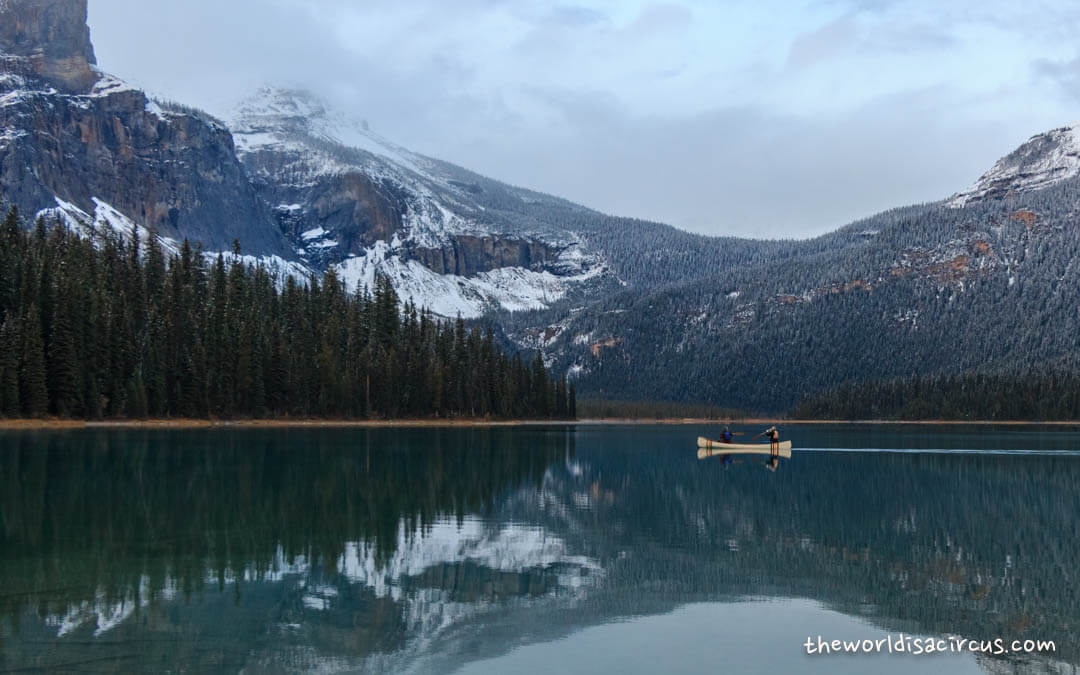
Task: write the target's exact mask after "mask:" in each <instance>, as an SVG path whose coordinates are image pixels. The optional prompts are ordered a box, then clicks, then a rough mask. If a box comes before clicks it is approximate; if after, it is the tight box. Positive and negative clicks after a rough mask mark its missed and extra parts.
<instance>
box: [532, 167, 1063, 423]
mask: <svg viewBox="0 0 1080 675" xmlns="http://www.w3.org/2000/svg"><path fill="white" fill-rule="evenodd" d="M1078 205H1080V183H1078V181H1077V180H1076V179H1070V180H1066V181H1063V182H1061V183H1058V184H1055V185H1053V186H1051V187H1049V188H1045V189H1042V190H1039V191H1035V192H1030V193H1025V194H1010V195H1008V196H1006V197H1005V198H1003V199H996V200H987V201H983V202H975V203H970V204H967V205H965V206H963V207H962V208H954V207H951V206H949V205H946V204H943V203H938V204H929V205H923V206H914V207H908V208H904V209H897V210H894V211H889V212H886V213H883V214H880V215H878V216H875V217H873V218H869V219H866V220H864V221H860V222H858V223H855V224H853V225H850V226H848V227H846V228H843V229H841V230H839V231H837V232H836V233H834V234H832V235H828V236H827V237H822V238H821V239H819V240H813V241H810V242H804V243H801V244H799V243H792V244H783V243H776V244H774V245H773V246H775V248H776V250H774V251H773V255H774V257H772V258H769V259H766V260H763V261H761V262H754V259H753V258H750V259H749V260H748V261H747V264H744V265H738V266H736V265H732V266H724V265H718V266H717V267H716V268H715V269H714V270H713V271H711V272H710V273H709V274H708V275H707V276H703V277H701V278H699V279H696V280H691V281H688V282H684V283H673V284H667V285H664V286H660V287H659V288H657V289H656V290H654V291H652V292H647V293H640V292H636V291H635V290H633V289H627V290H626V291H624V292H623V293H621V294H618V295H615V296H612V297H609V298H605V299H601V300H599V301H598V302H597V303H596V304H595V305H594V306H593V307H591V308H590V311H588V312H581V313H578V314H571V315H568V316H566V317H565V318H561V319H555V321H553V322H552V325H551V327H550V328H549V329H548V330H547V332H546V333H545V334H543V335H541V336H539V338H538V341H542V342H544V343H545V346H546V349H547V350H548V351H549V353H551V354H553V355H558V356H557V358H556V359H555V362H556V364H557V365H556V368H558V369H563V368H565V369H567V370H569V372H570V373H571V374H572V375H573V376H574V377H575V378H576V381H578V382H579V384H580V389H581V390H582V391H583V392H587V393H588V395H589V397H590V398H592V397H600V398H623V399H625V398H636V399H648V400H672V401H690V402H701V403H708V404H712V405H719V406H725V407H733V408H740V409H748V410H757V411H765V412H783V411H785V410H787V409H789V408H790V407H791V406H793V405H795V404H797V403H798V402H800V401H801V400H804V399H805V398H807V397H810V396H813V395H815V394H817V393H820V392H823V391H826V390H829V389H831V388H833V387H837V386H840V385H843V384H846V383H854V382H863V381H877V380H890V379H894V378H902V377H911V376H920V377H934V376H944V375H951V374H962V373H971V372H979V373H985V374H993V373H998V372H1003V371H1004V370H1005V369H1007V368H1009V369H1014V370H1015V369H1016V368H1020V369H1021V370H1030V369H1034V368H1038V367H1040V366H1041V365H1042V364H1045V363H1047V362H1049V361H1054V362H1055V363H1056V364H1058V367H1059V368H1064V369H1066V370H1074V369H1076V367H1077V363H1078V362H1080V359H1078V354H1080V352H1078V350H1077V340H1076V337H1075V336H1076V335H1077V334H1080V312H1078V308H1080V264H1078V263H1077V262H1076V261H1077V259H1078V257H1080V224H1078V220H1077V212H1078V209H1077V206H1078ZM784 246H791V247H792V248H793V249H794V250H796V251H797V254H793V255H790V256H785V255H783V247H784ZM800 247H801V248H800ZM515 320H516V321H519V322H520V323H521V324H524V323H525V319H524V318H523V317H519V318H516V319H515ZM521 330H522V332H524V329H521Z"/></svg>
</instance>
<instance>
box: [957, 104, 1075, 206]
mask: <svg viewBox="0 0 1080 675" xmlns="http://www.w3.org/2000/svg"><path fill="white" fill-rule="evenodd" d="M1077 175H1080V123H1078V124H1074V125H1073V126H1069V127H1061V128H1059V129H1051V130H1050V131H1047V132H1044V133H1041V134H1037V135H1035V136H1032V137H1031V138H1030V139H1028V141H1027V142H1025V143H1024V144H1023V145H1021V146H1020V147H1019V148H1017V149H1016V150H1013V151H1012V152H1010V153H1009V154H1008V155H1005V156H1004V157H1002V158H1001V159H1000V160H998V162H997V163H996V164H994V166H993V168H991V169H990V170H989V171H987V172H986V173H984V174H983V175H982V176H980V177H979V180H978V181H976V183H975V185H973V186H972V187H971V188H969V189H968V190H965V191H964V192H961V193H960V194H957V195H955V196H954V197H953V198H952V200H951V201H950V202H949V204H950V206H963V205H965V204H969V203H974V202H979V201H984V200H992V199H1001V198H1003V197H1006V196H1008V195H1014V194H1017V193H1021V192H1030V191H1032V190H1039V189H1042V188H1045V187H1049V186H1050V185H1053V184H1055V183H1059V182H1061V181H1063V180H1066V179H1069V178H1073V177H1075V176H1077Z"/></svg>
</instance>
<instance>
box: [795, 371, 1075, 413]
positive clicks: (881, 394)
mask: <svg viewBox="0 0 1080 675" xmlns="http://www.w3.org/2000/svg"><path fill="white" fill-rule="evenodd" d="M791 416H792V417H794V418H796V419H857V420H874V419H895V420H928V419H930V420H934V419H943V420H963V419H970V420H1080V373H1078V371H1077V368H1076V367H1075V364H1071V367H1070V366H1067V367H1063V368H1060V369H1049V368H1048V369H1040V370H1039V371H1021V372H1013V373H998V374H992V375H983V374H978V373H968V374H963V375H941V376H937V377H929V378H921V377H917V376H916V377H905V378H899V379H895V380H886V381H873V382H853V383H850V384H845V385H843V386H841V387H837V388H835V389H831V390H829V391H827V392H824V393H822V394H818V395H816V396H814V397H812V398H810V399H808V400H806V401H803V402H802V403H800V404H799V405H798V406H796V407H795V409H794V410H793V411H792V412H791Z"/></svg>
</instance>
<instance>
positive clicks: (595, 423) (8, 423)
mask: <svg viewBox="0 0 1080 675" xmlns="http://www.w3.org/2000/svg"><path fill="white" fill-rule="evenodd" d="M724 424H738V425H763V424H770V425H771V424H776V425H780V426H799V425H817V426H820V425H830V424H831V425H836V426H854V425H860V424H874V425H922V426H960V425H972V426H1059V427H1063V426H1080V420H1075V421H1067V420H1055V421H1032V420H784V419H773V418H764V417H745V418H735V419H728V420H720V419H703V418H691V417H683V418H663V419H642V418H597V419H580V420H484V419H453V420H439V419H411V420H404V419H403V420H323V419H288V418H280V419H252V420H209V419H153V420H94V421H87V420H61V419H11V420H0V431H18V430H27V431H35V430H77V429H293V428H295V429H313V428H323V429H334V428H339V429H348V428H360V429H364V428H374V429H377V428H423V427H430V428H440V427H442V428H470V427H473V428H485V427H544V426H558V427H566V426H575V427H576V426H583V427H590V426H591V427H604V426H691V425H693V426H720V425H724Z"/></svg>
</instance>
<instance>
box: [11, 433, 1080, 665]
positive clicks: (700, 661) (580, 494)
mask: <svg viewBox="0 0 1080 675" xmlns="http://www.w3.org/2000/svg"><path fill="white" fill-rule="evenodd" d="M733 430H735V431H743V432H748V435H746V436H743V437H742V438H749V436H750V435H752V433H754V432H756V431H759V430H760V429H757V428H753V429H751V428H749V427H745V428H743V427H733ZM781 430H782V433H783V437H784V438H785V439H790V440H792V441H793V442H794V445H795V451H794V456H793V458H792V459H791V460H788V461H783V462H782V463H781V465H780V467H779V470H777V471H776V472H770V471H767V470H766V468H765V466H764V464H763V463H762V462H761V460H760V459H758V458H746V459H745V460H742V461H736V462H734V463H732V464H730V465H725V464H724V462H722V461H721V460H720V459H719V458H711V459H707V460H698V459H697V452H696V438H697V436H698V435H709V436H712V437H717V436H718V435H719V429H718V427H715V426H713V427H707V426H700V427H697V426H577V427H573V426H569V427H568V426H550V427H539V426H538V427H498V428H464V429H463V428H457V429H433V428H416V429H409V428H399V429H357V428H352V429H324V428H320V429H286V430H282V429H272V430H260V429H246V430H186V431H170V430H130V429H128V430H104V429H100V430H79V431H55V432H46V431H8V432H0V672H7V671H11V670H24V669H44V670H61V671H64V670H67V671H79V672H99V671H100V672H143V671H198V672H237V671H241V670H243V671H245V672H295V671H313V670H314V671H320V672H365V673H366V672H371V673H379V672H394V673H399V672H416V673H445V672H463V673H493V674H494V673H517V672H521V673H528V672H558V673H607V672H626V673H652V672H657V671H661V672H669V673H699V672H735V673H742V672H745V673H779V672H795V673H804V672H805V673H838V672H840V673H842V672H850V673H862V672H867V671H870V670H872V671H873V672H875V673H906V672H940V673H964V672H972V673H977V672H991V673H1006V672H1009V673H1012V672H1040V673H1041V672H1074V670H1073V669H1075V668H1076V666H1077V665H1078V664H1080V642H1078V639H1077V638H1078V633H1080V580H1078V578H1077V577H1078V574H1080V572H1078V561H1080V518H1078V516H1080V433H1078V432H1077V431H1076V430H1074V429H1066V428H1057V429H1055V428H1049V427H1045V428H1040V427H1015V426H1012V427H963V426H957V427H938V426H916V425H911V426H897V425H882V426H828V427H825V426H810V425H807V426H795V425H791V426H787V427H782V428H781ZM833 640H838V641H841V642H839V643H833V642H832V641H833ZM971 641H974V642H971ZM995 641H997V642H995ZM1025 641H1031V642H1030V643H1028V645H1025ZM1037 641H1052V642H1053V645H1052V647H1051V646H1048V645H1045V644H1044V645H1042V648H1041V649H1040V648H1038V647H1039V645H1038V642H1037ZM844 642H847V643H849V645H854V646H855V648H856V649H857V650H861V651H859V653H845V650H847V649H848V647H845V646H844V645H843V644H842V643H844ZM833 644H835V645H837V646H838V647H839V648H838V649H834V647H833V646H832V645H833ZM819 646H824V649H826V650H829V651H830V653H827V654H823V653H813V654H810V653H808V651H809V650H814V651H815V652H817V651H819ZM972 646H974V647H975V651H972ZM1027 646H1030V647H1031V649H1027V648H1026V647H1027ZM890 647H892V652H891V653H890ZM898 647H904V649H903V651H901V650H900V649H899V648H898ZM1013 647H1015V649H1013ZM920 651H921V652H922V653H915V652H920ZM927 652H932V653H927Z"/></svg>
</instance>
